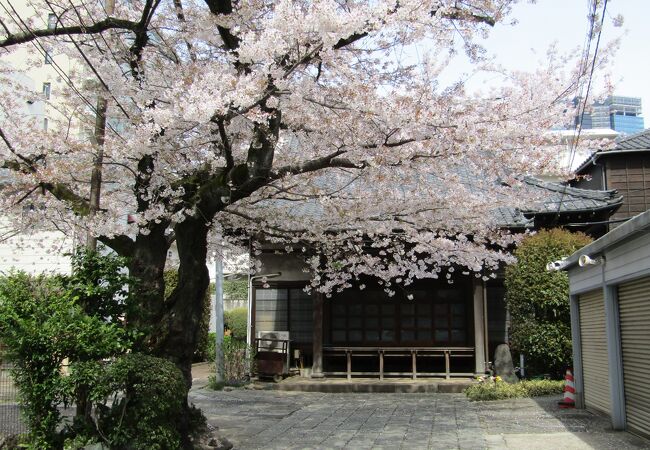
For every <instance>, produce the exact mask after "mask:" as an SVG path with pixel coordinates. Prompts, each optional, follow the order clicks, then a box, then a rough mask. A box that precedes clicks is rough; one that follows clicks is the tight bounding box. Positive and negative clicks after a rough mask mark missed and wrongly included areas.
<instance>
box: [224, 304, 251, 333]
mask: <svg viewBox="0 0 650 450" xmlns="http://www.w3.org/2000/svg"><path fill="white" fill-rule="evenodd" d="M223 322H224V326H225V327H226V329H228V330H230V333H231V336H232V337H233V339H234V340H237V341H246V330H247V327H248V308H235V309H231V310H230V311H226V312H224V314H223Z"/></svg>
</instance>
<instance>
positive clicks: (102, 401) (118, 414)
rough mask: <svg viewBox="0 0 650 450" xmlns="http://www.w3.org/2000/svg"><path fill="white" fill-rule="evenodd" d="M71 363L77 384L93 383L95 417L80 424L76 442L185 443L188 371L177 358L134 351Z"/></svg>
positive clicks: (154, 446) (176, 445) (120, 445)
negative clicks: (183, 426)
mask: <svg viewBox="0 0 650 450" xmlns="http://www.w3.org/2000/svg"><path fill="white" fill-rule="evenodd" d="M70 369H71V370H70V377H69V380H70V381H69V382H70V383H71V384H72V385H78V384H80V383H84V384H87V385H88V386H90V389H89V399H90V402H91V404H92V408H93V413H94V414H93V415H94V417H95V418H96V419H95V421H94V423H93V427H92V428H86V429H85V430H77V433H76V437H75V441H76V443H80V442H83V443H88V442H102V443H104V444H106V445H108V446H109V448H128V449H136V450H140V449H142V450H145V449H175V448H179V447H180V445H181V441H180V433H179V431H178V427H179V424H180V423H181V422H182V420H183V418H182V415H183V414H184V413H185V409H184V407H183V406H184V402H185V392H186V390H185V381H184V378H183V374H182V373H181V371H180V370H179V369H178V368H177V367H176V366H175V365H174V364H173V363H172V362H170V361H168V360H166V359H162V358H155V357H153V356H148V355H143V354H137V353H132V354H127V355H123V356H121V357H118V358H117V359H116V360H115V361H113V362H111V363H108V364H103V363H101V362H98V361H92V362H84V363H78V364H74V365H72V366H71V368H70ZM75 441H72V442H75ZM72 442H70V443H69V444H68V445H69V446H72Z"/></svg>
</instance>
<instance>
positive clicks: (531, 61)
mask: <svg viewBox="0 0 650 450" xmlns="http://www.w3.org/2000/svg"><path fill="white" fill-rule="evenodd" d="M589 3H590V2H589V0H538V1H537V3H535V4H530V3H529V2H528V1H525V2H523V3H521V4H518V5H515V6H514V8H513V11H512V15H511V18H514V19H517V20H518V24H516V25H514V26H510V25H505V24H503V25H502V24H499V25H496V26H495V27H494V29H493V30H492V31H491V33H490V37H489V38H488V39H487V41H485V42H484V46H485V47H486V49H487V50H488V52H489V53H491V54H493V55H494V56H495V60H496V61H497V62H499V63H501V64H502V65H503V66H505V67H506V68H509V69H518V70H532V69H534V68H535V67H536V66H537V65H538V64H537V63H538V61H540V60H541V58H542V57H543V56H544V55H545V53H546V50H547V48H548V47H549V46H550V45H551V44H552V43H554V42H557V44H558V49H560V50H561V51H570V50H572V49H575V48H579V49H582V47H583V45H584V42H585V37H586V35H587V33H588V21H587V13H588V11H589ZM619 14H621V15H622V16H623V19H624V21H623V25H622V26H621V27H615V26H614V25H613V23H612V18H613V17H616V16H618V15H619ZM619 37H620V38H621V41H620V47H619V50H618V51H617V53H616V55H615V57H614V60H613V64H612V66H611V69H610V73H611V77H610V80H611V82H612V83H613V84H614V86H615V88H614V92H613V93H614V94H616V95H626V96H632V97H641V98H642V105H643V109H644V114H643V115H644V117H645V121H644V123H645V127H646V128H650V0H609V1H608V2H607V12H606V16H605V23H604V26H603V30H602V34H601V46H602V45H604V44H606V43H607V42H609V41H612V40H613V39H616V38H619ZM595 88H596V90H597V89H598V88H599V86H595ZM600 88H602V84H601V86H600Z"/></svg>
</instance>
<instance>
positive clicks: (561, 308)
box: [505, 229, 591, 377]
mask: <svg viewBox="0 0 650 450" xmlns="http://www.w3.org/2000/svg"><path fill="white" fill-rule="evenodd" d="M590 241H591V239H590V238H589V237H588V236H586V235H584V234H582V233H570V232H568V231H564V230H559V229H555V230H543V231H540V232H539V233H537V234H535V235H532V236H528V237H526V238H525V239H524V240H523V242H522V243H521V245H520V246H519V247H518V248H517V250H515V256H516V257H517V263H516V264H513V265H511V266H509V267H508V268H507V269H506V279H505V287H506V302H507V305H508V310H509V311H510V320H511V327H510V331H509V336H510V341H511V342H510V344H511V347H512V349H513V351H514V352H517V353H523V354H524V355H525V356H526V369H527V370H526V372H527V373H529V374H531V375H535V374H540V373H550V374H552V375H553V376H555V377H560V376H562V375H563V374H564V370H565V369H566V367H568V366H571V364H572V362H571V361H572V354H571V319H570V314H569V281H568V276H567V274H566V273H565V272H548V271H547V270H546V265H547V264H548V263H549V262H552V261H556V260H559V259H561V258H563V257H566V256H569V255H571V254H572V253H573V252H575V251H576V250H578V249H579V248H581V247H583V246H585V245H587V244H588V243H589V242H590Z"/></svg>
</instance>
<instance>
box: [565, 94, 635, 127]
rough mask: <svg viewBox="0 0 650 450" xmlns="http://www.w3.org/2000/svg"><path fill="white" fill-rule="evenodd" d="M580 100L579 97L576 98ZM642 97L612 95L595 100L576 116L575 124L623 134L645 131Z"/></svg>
mask: <svg viewBox="0 0 650 450" xmlns="http://www.w3.org/2000/svg"><path fill="white" fill-rule="evenodd" d="M574 101H575V102H578V101H579V99H576V100H574ZM641 113H642V108H641V99H640V98H638V97H623V96H619V95H610V96H609V97H607V98H606V99H605V100H603V101H595V102H594V103H593V104H592V105H591V106H590V107H587V110H586V111H585V112H584V114H582V115H581V116H578V117H576V118H575V122H574V125H575V126H577V125H579V124H581V125H582V129H583V130H586V129H592V128H609V129H612V130H614V131H618V132H619V133H622V134H634V133H638V132H639V131H643V127H644V125H643V116H642V115H641Z"/></svg>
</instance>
